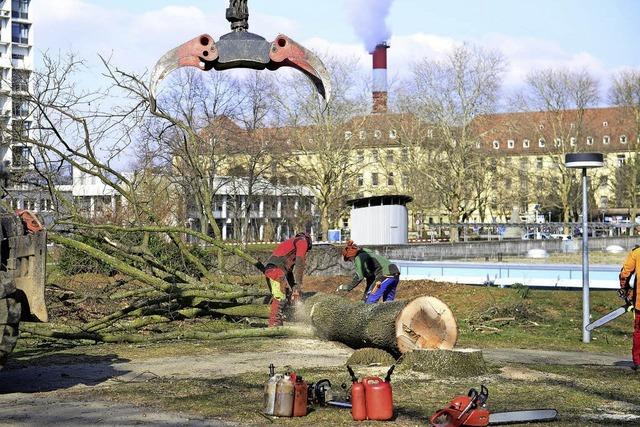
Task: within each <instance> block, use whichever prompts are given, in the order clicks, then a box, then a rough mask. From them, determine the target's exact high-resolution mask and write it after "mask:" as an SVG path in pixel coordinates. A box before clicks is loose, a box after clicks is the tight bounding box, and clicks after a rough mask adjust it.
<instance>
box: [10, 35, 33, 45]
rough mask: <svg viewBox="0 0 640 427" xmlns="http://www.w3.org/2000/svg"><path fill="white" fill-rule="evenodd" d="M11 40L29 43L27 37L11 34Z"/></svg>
mask: <svg viewBox="0 0 640 427" xmlns="http://www.w3.org/2000/svg"><path fill="white" fill-rule="evenodd" d="M11 41H12V42H13V43H18V44H27V45H28V44H29V37H18V36H12V37H11Z"/></svg>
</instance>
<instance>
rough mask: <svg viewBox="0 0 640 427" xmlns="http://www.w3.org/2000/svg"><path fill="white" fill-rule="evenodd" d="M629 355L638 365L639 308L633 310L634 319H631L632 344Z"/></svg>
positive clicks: (639, 356) (639, 347) (639, 340)
mask: <svg viewBox="0 0 640 427" xmlns="http://www.w3.org/2000/svg"><path fill="white" fill-rule="evenodd" d="M631 356H632V359H633V364H634V365H636V366H640V310H638V309H636V310H635V319H634V321H633V344H632V347H631Z"/></svg>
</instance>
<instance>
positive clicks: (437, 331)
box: [305, 294, 458, 356]
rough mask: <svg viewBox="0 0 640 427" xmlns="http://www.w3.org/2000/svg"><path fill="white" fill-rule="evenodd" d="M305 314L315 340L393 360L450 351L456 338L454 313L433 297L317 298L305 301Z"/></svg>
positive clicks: (325, 296)
mask: <svg viewBox="0 0 640 427" xmlns="http://www.w3.org/2000/svg"><path fill="white" fill-rule="evenodd" d="M305 310H306V312H307V315H308V317H309V319H310V321H311V324H312V325H313V326H314V328H315V330H316V333H317V335H318V336H320V337H323V338H325V339H328V340H333V341H339V342H342V343H344V344H346V345H348V346H349V347H352V348H364V347H375V348H381V349H383V350H386V351H388V352H389V353H391V354H393V355H396V356H397V355H399V354H401V353H405V352H407V351H410V350H413V349H419V348H429V349H452V348H453V346H454V345H455V343H456V339H457V337H458V328H457V324H456V320H455V317H454V316H453V313H452V312H451V310H450V309H449V307H447V305H446V304H445V303H443V302H442V301H440V300H439V299H437V298H433V297H420V298H416V299H414V300H398V301H391V302H385V303H378V304H365V303H364V302H355V303H354V302H351V301H349V300H347V299H345V298H343V297H340V296H337V295H328V294H316V295H314V296H313V297H311V298H309V299H307V300H306V301H305Z"/></svg>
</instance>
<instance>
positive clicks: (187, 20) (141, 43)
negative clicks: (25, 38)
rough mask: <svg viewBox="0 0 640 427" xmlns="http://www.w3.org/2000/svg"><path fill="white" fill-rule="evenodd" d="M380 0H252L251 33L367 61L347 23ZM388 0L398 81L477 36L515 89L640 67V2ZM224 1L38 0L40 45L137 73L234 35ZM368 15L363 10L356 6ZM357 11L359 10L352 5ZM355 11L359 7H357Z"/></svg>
mask: <svg viewBox="0 0 640 427" xmlns="http://www.w3.org/2000/svg"><path fill="white" fill-rule="evenodd" d="M354 3H355V4H361V5H362V4H365V5H366V4H372V3H380V2H376V1H374V0H369V1H367V0H324V1H307V0H249V11H250V14H251V17H250V26H251V28H250V30H251V31H253V32H256V33H258V34H261V35H263V36H264V37H265V38H267V39H268V40H270V39H273V38H274V37H275V36H276V34H277V33H279V32H283V33H285V34H287V35H289V36H290V37H292V38H293V39H295V40H297V41H299V42H302V43H303V44H305V45H307V46H310V47H312V48H314V49H317V50H319V51H320V52H330V53H333V54H338V55H345V56H357V57H358V58H360V59H361V61H360V62H361V64H362V69H363V70H366V69H367V67H369V66H370V65H369V64H370V60H369V59H368V55H367V52H366V49H365V47H364V45H363V43H362V41H361V40H359V38H358V36H357V35H356V32H355V30H354V28H353V26H352V24H351V22H352V19H351V17H350V15H349V13H348V10H350V9H349V4H351V5H353V4H354ZM382 3H390V8H389V13H388V16H387V18H386V23H387V25H388V27H389V30H390V32H391V39H390V40H389V41H390V44H391V46H392V47H391V49H390V51H389V73H390V75H391V76H392V78H393V76H396V77H397V76H400V77H402V75H403V73H405V72H406V70H408V69H409V66H410V64H411V62H412V61H413V60H414V59H416V58H420V57H424V56H428V57H435V58H437V57H441V56H442V55H444V54H446V52H447V51H448V49H450V48H451V46H453V45H454V44H456V43H461V42H464V41H471V42H474V43H477V44H480V45H482V46H483V47H488V48H494V49H499V50H501V51H502V52H503V53H504V55H505V56H506V58H507V59H508V60H509V63H510V66H509V72H508V73H507V76H506V79H505V82H506V83H507V84H508V85H514V86H517V85H518V83H519V82H520V83H521V82H522V80H523V78H524V76H525V75H526V73H527V72H528V71H530V70H531V69H535V68H540V67H549V66H555V67H567V68H574V69H582V68H587V69H589V70H590V71H591V72H592V73H593V74H594V75H595V76H596V77H598V78H600V79H601V81H602V82H603V84H604V85H605V86H606V80H607V79H608V78H609V77H610V75H611V73H613V72H615V71H618V70H620V69H623V68H640V47H639V46H640V43H638V40H640V25H639V23H640V22H638V21H640V19H638V18H640V1H636V0H607V1H604V0H600V1H596V0H582V1H578V0H536V1H517V0H511V1H509V0H467V1H463V0H447V1H441V0H440V1H433V0H425V1H419V0H395V1H392V0H382ZM227 5H228V1H226V0H183V1H178V0H127V1H125V0H55V1H51V0H32V12H33V14H34V16H35V18H34V31H35V40H36V47H37V49H41V50H53V51H57V50H60V49H61V50H63V51H64V50H66V49H72V50H74V51H76V52H77V53H78V54H79V55H80V56H82V57H86V58H88V59H90V60H92V61H94V60H95V58H96V53H97V52H100V53H103V54H107V55H113V58H114V61H115V62H116V63H118V64H120V65H122V66H125V67H128V68H130V69H134V70H143V69H144V68H146V67H151V66H152V65H153V63H154V62H155V60H156V59H157V58H158V57H159V55H161V54H162V53H163V52H164V51H166V50H168V49H169V48H172V47H174V46H176V45H177V44H179V43H181V42H183V41H186V40H188V39H190V38H193V37H195V36H196V35H198V34H200V33H201V32H207V33H209V34H211V35H212V36H214V38H216V39H217V38H218V37H219V36H220V35H222V34H224V33H226V32H228V23H227V22H226V21H225V18H224V14H225V8H226V7H227ZM360 8H361V10H362V13H360V12H358V17H361V16H360V15H364V14H365V11H364V9H363V8H362V6H360ZM351 10H353V7H351ZM355 10H358V9H357V8H356V9H355Z"/></svg>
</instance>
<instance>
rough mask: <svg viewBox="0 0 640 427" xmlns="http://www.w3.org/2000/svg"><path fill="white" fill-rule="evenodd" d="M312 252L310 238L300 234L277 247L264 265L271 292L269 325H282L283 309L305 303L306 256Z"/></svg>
mask: <svg viewBox="0 0 640 427" xmlns="http://www.w3.org/2000/svg"><path fill="white" fill-rule="evenodd" d="M310 249H311V236H310V235H309V234H308V233H306V232H302V233H298V234H296V235H295V236H294V237H292V238H290V239H287V240H285V241H284V242H282V243H280V244H278V246H276V248H275V249H274V250H273V252H272V253H271V256H270V257H269V259H268V260H267V262H266V263H265V266H264V275H265V276H266V277H267V280H268V282H269V288H270V289H271V312H270V315H269V326H270V327H272V326H282V321H283V320H284V317H285V316H284V310H285V308H286V307H287V306H289V305H296V304H299V303H300V302H301V301H302V278H303V274H304V267H305V257H306V255H307V252H309V250H310Z"/></svg>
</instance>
